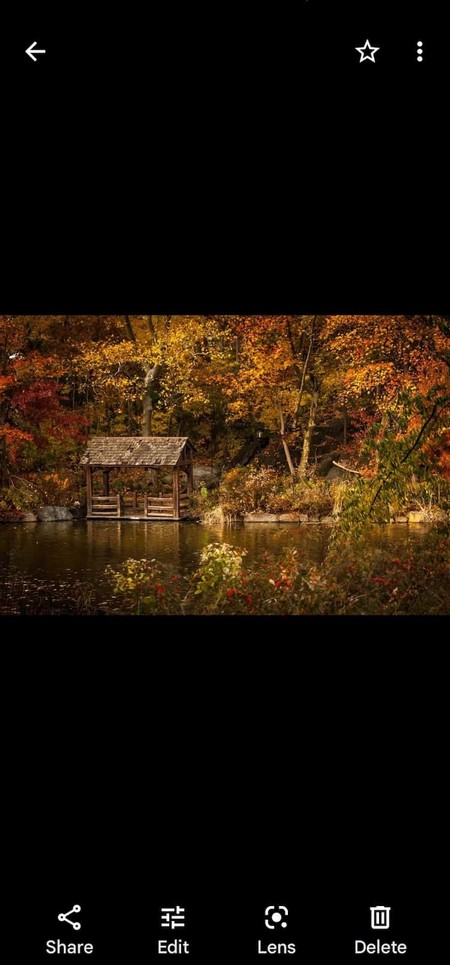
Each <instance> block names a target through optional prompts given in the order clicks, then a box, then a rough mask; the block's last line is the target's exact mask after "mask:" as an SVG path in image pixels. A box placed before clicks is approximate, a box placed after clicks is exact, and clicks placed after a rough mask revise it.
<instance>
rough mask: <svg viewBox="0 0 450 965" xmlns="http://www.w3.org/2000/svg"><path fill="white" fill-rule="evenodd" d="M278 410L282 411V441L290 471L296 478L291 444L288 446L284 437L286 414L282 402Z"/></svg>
mask: <svg viewBox="0 0 450 965" xmlns="http://www.w3.org/2000/svg"><path fill="white" fill-rule="evenodd" d="M278 411H279V413H280V436H281V442H282V444H283V449H284V454H285V456H286V462H287V464H288V466H289V472H290V474H291V476H292V477H293V478H294V477H295V468H294V463H293V462H292V456H291V453H290V451H289V446H288V444H287V442H286V439H285V437H284V415H283V410H282V408H281V403H280V402H279V403H278Z"/></svg>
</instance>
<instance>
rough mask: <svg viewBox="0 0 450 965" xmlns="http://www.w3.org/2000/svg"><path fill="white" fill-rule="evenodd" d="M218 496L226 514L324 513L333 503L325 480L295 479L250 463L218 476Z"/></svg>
mask: <svg viewBox="0 0 450 965" xmlns="http://www.w3.org/2000/svg"><path fill="white" fill-rule="evenodd" d="M219 498H220V505H221V506H222V509H223V511H224V513H225V514H226V515H229V516H239V515H245V513H253V512H257V511H258V510H260V511H263V512H268V513H288V512H298V513H304V514H306V515H308V516H328V515H330V514H331V512H332V510H333V502H334V499H333V487H332V486H331V485H330V483H328V482H326V480H323V479H314V480H312V479H299V480H295V479H293V478H292V477H291V476H287V475H286V474H283V475H281V474H280V473H278V472H277V471H276V470H275V469H269V468H264V467H262V468H257V467H253V466H252V467H251V468H245V469H232V470H231V471H230V472H228V473H227V474H226V476H224V477H223V479H222V482H221V485H220V490H219Z"/></svg>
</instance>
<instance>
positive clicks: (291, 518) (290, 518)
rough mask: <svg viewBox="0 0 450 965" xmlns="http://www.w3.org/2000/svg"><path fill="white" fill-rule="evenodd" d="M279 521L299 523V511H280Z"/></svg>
mask: <svg viewBox="0 0 450 965" xmlns="http://www.w3.org/2000/svg"><path fill="white" fill-rule="evenodd" d="M278 522H279V523H298V522H300V517H299V515H298V513H280V515H279V516H278Z"/></svg>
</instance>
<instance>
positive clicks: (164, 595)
mask: <svg viewBox="0 0 450 965" xmlns="http://www.w3.org/2000/svg"><path fill="white" fill-rule="evenodd" d="M105 574H106V576H107V577H108V578H109V579H110V581H111V583H112V591H113V593H114V596H116V597H118V600H119V603H120V604H121V607H123V609H124V610H125V611H126V612H130V611H131V612H134V613H136V614H138V615H139V614H141V613H153V614H158V613H177V612H178V611H179V599H180V592H179V582H178V579H177V577H173V578H172V580H170V579H169V578H168V574H167V572H166V570H165V569H164V568H163V567H162V566H161V564H160V563H157V562H156V560H126V561H125V563H122V564H121V565H120V566H119V567H118V568H117V569H114V567H112V566H108V567H107V568H106V570H105Z"/></svg>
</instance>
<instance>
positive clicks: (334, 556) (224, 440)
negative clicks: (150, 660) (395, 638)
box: [0, 314, 450, 617]
mask: <svg viewBox="0 0 450 965" xmlns="http://www.w3.org/2000/svg"><path fill="white" fill-rule="evenodd" d="M449 611H450V316H445V315H337V314H336V315H333V314H331V315H320V314H316V315H312V314H308V315H29V316H22V315H16V316H14V315H13V316H11V315H4V316H0V614H3V615H8V616H15V615H16V616H26V615H43V616H51V615H55V616H58V615H70V616H72V615H73V616H77V615H80V616H103V617H108V616H125V615H134V616H153V615H157V616H169V617H172V616H176V617H182V616H202V615H205V616H222V617H223V616H235V615H239V616H247V617H252V616H258V617H261V616H271V617H272V616H277V617H283V616H298V617H302V616H305V615H307V616H351V615H357V616H366V615H368V616H384V615H386V616H396V615H398V616H403V615H408V616H411V615H445V614H448V613H449Z"/></svg>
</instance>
